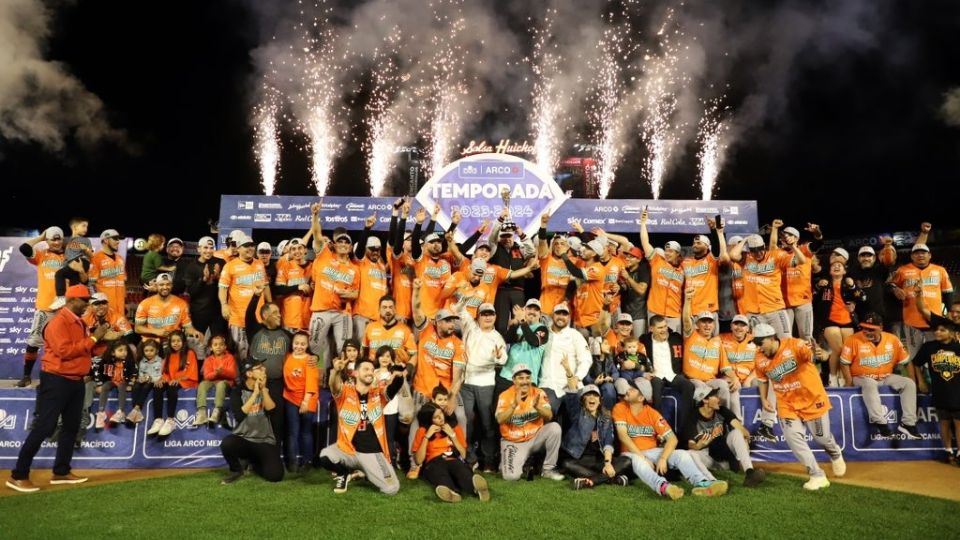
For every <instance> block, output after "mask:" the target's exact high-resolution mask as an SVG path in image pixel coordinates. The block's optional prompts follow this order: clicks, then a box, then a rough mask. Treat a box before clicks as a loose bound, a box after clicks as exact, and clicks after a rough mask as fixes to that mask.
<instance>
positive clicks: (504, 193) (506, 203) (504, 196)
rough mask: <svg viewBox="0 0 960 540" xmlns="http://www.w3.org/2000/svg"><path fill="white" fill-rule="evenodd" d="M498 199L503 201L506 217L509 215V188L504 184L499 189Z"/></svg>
mask: <svg viewBox="0 0 960 540" xmlns="http://www.w3.org/2000/svg"><path fill="white" fill-rule="evenodd" d="M500 199H501V200H502V201H503V207H504V208H506V209H507V217H509V216H510V188H508V187H506V186H504V187H503V189H501V190H500Z"/></svg>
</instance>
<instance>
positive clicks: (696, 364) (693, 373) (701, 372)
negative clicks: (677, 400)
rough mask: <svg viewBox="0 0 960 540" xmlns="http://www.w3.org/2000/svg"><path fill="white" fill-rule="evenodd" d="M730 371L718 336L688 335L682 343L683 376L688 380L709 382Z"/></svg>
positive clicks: (695, 333)
mask: <svg viewBox="0 0 960 540" xmlns="http://www.w3.org/2000/svg"><path fill="white" fill-rule="evenodd" d="M729 370H730V364H729V363H728V361H727V353H726V351H725V350H724V348H723V344H722V343H721V342H720V337H719V336H714V337H708V338H707V337H703V336H701V335H700V333H699V332H696V331H695V332H694V333H692V334H690V337H688V338H687V339H686V340H684V342H683V374H684V376H686V377H687V378H688V379H692V380H698V381H710V380H713V379H716V378H718V377H720V376H721V374H722V373H724V372H726V371H729Z"/></svg>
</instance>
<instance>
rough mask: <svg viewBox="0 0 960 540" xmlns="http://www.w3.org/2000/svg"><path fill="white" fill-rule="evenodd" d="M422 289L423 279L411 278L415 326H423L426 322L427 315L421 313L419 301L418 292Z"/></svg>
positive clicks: (421, 308)
mask: <svg viewBox="0 0 960 540" xmlns="http://www.w3.org/2000/svg"><path fill="white" fill-rule="evenodd" d="M421 289H423V280H421V279H420V278H416V279H414V280H413V325H414V327H415V328H423V325H424V324H425V323H426V322H427V317H426V315H424V313H423V306H422V305H421V302H420V292H421Z"/></svg>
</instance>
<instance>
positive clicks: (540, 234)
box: [537, 227, 547, 240]
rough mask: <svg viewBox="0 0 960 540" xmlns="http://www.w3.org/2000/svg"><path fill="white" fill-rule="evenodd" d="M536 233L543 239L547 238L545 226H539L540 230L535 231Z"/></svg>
mask: <svg viewBox="0 0 960 540" xmlns="http://www.w3.org/2000/svg"><path fill="white" fill-rule="evenodd" d="M537 235H539V236H540V238H543V239H544V240H546V239H547V228H546V227H540V230H539V231H537Z"/></svg>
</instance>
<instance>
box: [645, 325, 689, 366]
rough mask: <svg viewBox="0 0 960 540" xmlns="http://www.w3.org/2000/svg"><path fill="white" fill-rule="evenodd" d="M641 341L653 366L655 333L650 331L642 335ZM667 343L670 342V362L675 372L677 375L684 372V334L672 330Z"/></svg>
mask: <svg viewBox="0 0 960 540" xmlns="http://www.w3.org/2000/svg"><path fill="white" fill-rule="evenodd" d="M640 343H643V347H644V348H645V349H646V350H647V358H649V359H650V365H651V366H653V335H652V334H650V332H647V333H646V334H644V335H642V336H640ZM667 343H669V344H670V363H671V364H672V367H673V372H674V373H676V374H677V375H682V374H683V336H681V335H680V334H678V333H676V332H674V331H673V330H670V334H669V335H668V336H667Z"/></svg>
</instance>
